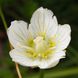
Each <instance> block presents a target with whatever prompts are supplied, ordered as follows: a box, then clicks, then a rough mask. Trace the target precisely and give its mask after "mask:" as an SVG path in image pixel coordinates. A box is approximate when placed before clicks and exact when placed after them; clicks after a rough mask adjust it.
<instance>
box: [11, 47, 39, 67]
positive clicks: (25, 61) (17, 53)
mask: <svg viewBox="0 0 78 78" xmlns="http://www.w3.org/2000/svg"><path fill="white" fill-rule="evenodd" d="M10 56H11V58H12V60H13V61H14V62H17V63H19V64H20V65H23V66H30V67H32V66H33V67H35V66H38V65H37V64H38V62H37V60H33V59H31V58H28V57H27V55H26V49H24V48H17V49H13V50H11V51H10Z"/></svg>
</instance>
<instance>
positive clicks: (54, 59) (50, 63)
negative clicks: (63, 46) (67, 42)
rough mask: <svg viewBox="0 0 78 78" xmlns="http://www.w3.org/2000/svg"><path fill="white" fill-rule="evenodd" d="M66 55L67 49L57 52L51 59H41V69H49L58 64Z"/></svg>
mask: <svg viewBox="0 0 78 78" xmlns="http://www.w3.org/2000/svg"><path fill="white" fill-rule="evenodd" d="M64 57H65V51H60V52H55V53H54V54H52V56H51V58H50V59H48V60H47V59H46V60H42V61H40V64H39V67H40V68H41V69H47V68H51V67H54V66H56V65H57V64H58V63H59V61H60V59H61V58H64Z"/></svg>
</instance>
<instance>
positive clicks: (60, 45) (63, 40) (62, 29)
mask: <svg viewBox="0 0 78 78" xmlns="http://www.w3.org/2000/svg"><path fill="white" fill-rule="evenodd" d="M70 33H71V29H70V26H69V25H68V24H64V25H62V26H61V25H60V26H59V27H58V31H57V33H56V41H57V46H56V49H57V50H58V49H59V51H60V50H64V49H66V48H67V46H68V45H69V43H70V40H71V34H70Z"/></svg>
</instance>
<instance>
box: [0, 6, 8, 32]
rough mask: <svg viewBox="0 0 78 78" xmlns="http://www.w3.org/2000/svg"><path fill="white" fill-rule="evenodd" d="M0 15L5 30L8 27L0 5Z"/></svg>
mask: <svg viewBox="0 0 78 78" xmlns="http://www.w3.org/2000/svg"><path fill="white" fill-rule="evenodd" d="M0 17H1V19H2V22H3V24H4V27H5V30H6V31H7V28H8V27H7V23H6V21H5V18H4V15H3V13H2V9H1V7H0Z"/></svg>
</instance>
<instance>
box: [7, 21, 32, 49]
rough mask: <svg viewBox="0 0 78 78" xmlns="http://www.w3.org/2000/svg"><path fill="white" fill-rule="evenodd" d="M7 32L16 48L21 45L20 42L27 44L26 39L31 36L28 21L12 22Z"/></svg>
mask: <svg viewBox="0 0 78 78" xmlns="http://www.w3.org/2000/svg"><path fill="white" fill-rule="evenodd" d="M7 34H8V37H9V41H10V43H11V44H12V46H13V47H14V48H15V47H19V44H20V45H26V40H27V39H29V38H30V37H31V36H30V33H29V31H28V30H27V23H26V22H24V21H16V20H15V21H13V22H11V26H10V27H9V28H8V30H7Z"/></svg>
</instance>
